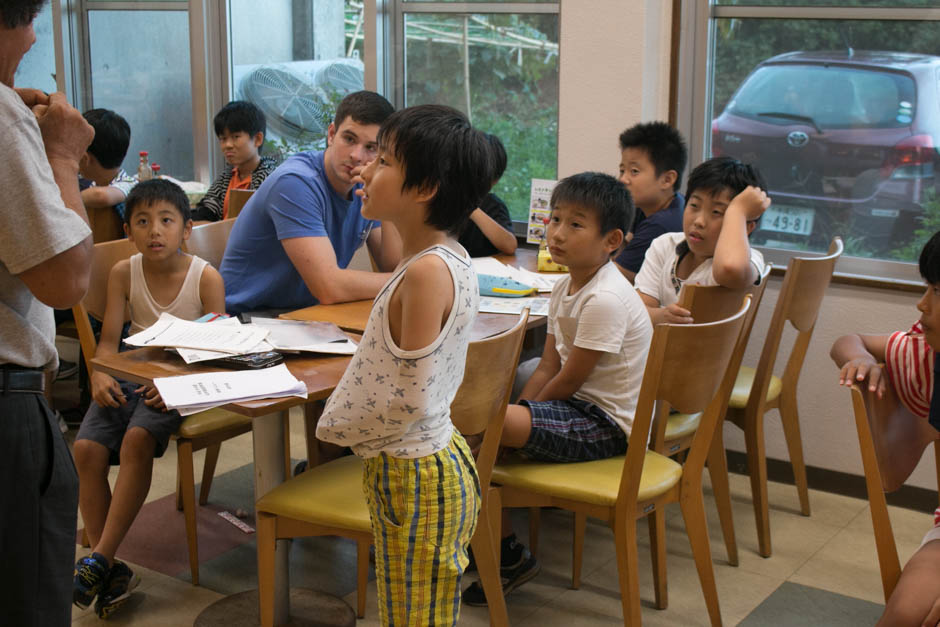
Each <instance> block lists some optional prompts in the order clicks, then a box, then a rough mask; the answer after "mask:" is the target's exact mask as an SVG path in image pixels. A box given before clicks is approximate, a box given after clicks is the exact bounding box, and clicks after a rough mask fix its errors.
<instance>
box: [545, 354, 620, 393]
mask: <svg viewBox="0 0 940 627" xmlns="http://www.w3.org/2000/svg"><path fill="white" fill-rule="evenodd" d="M603 354H604V351H596V350H591V349H588V348H581V347H579V346H572V347H571V352H570V353H568V359H567V361H565V365H564V366H562V368H561V370H559V371H558V373H557V374H556V375H555V376H554V377H552V378H551V380H549V381H548V383H546V384H545V386H544V387H543V388H542V390H541V391H540V392H539V393H538V394H536V395H535V398H534V399H533V400H536V401H554V400H564V399H566V398H571V396H572V395H573V394H574V393H575V392H577V391H578V390H579V389H581V386H582V385H584V382H585V381H586V380H587V378H588V376H589V375H590V374H591V371H592V370H594V366H596V365H597V362H598V360H599V359H600V358H601V356H602V355H603Z"/></svg>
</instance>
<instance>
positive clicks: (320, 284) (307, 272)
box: [281, 233, 397, 305]
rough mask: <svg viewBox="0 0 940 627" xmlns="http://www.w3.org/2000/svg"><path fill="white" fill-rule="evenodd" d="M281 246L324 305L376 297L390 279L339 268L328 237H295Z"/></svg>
mask: <svg viewBox="0 0 940 627" xmlns="http://www.w3.org/2000/svg"><path fill="white" fill-rule="evenodd" d="M396 236H397V233H396ZM370 237H371V234H370ZM281 245H282V246H284V251H285V252H286V253H287V256H288V257H289V258H290V260H291V263H293V264H294V267H295V268H297V271H298V272H299V273H300V276H301V277H302V278H303V280H304V283H305V284H306V285H307V289H308V290H310V293H311V294H313V296H314V297H315V298H316V299H317V300H318V301H320V303H322V304H324V305H330V304H333V303H346V302H349V301H354V300H364V299H367V298H375V295H376V294H378V293H379V290H380V289H382V286H383V285H385V282H386V281H388V279H389V275H388V274H387V273H381V272H363V271H361V270H349V269H344V268H340V267H339V266H338V265H337V263H336V253H335V252H334V251H333V245H332V244H331V243H330V240H329V238H327V237H293V238H290V239H284V240H281Z"/></svg>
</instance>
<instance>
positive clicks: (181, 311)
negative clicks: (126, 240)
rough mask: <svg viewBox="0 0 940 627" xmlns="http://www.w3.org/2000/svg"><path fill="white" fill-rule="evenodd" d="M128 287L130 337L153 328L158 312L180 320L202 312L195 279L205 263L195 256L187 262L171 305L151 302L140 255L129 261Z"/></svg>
mask: <svg viewBox="0 0 940 627" xmlns="http://www.w3.org/2000/svg"><path fill="white" fill-rule="evenodd" d="M130 262H131V285H130V294H129V295H128V298H127V302H128V307H129V309H130V312H131V334H134V333H140V332H141V331H143V330H144V329H146V328H147V327H150V326H153V324H154V323H156V321H157V319H158V318H159V317H160V314H162V313H168V314H172V315H174V316H176V317H177V318H181V319H183V320H195V319H196V318H198V317H200V316H201V315H203V314H204V313H208V312H205V311H203V310H202V298H200V297H199V280H200V279H201V278H202V271H203V270H205V268H206V266H207V265H209V262H208V261H206V260H205V259H201V258H199V257H197V256H196V255H193V256H192V259H190V261H189V271H187V273H186V278H185V279H183V285H182V287H180V291H179V293H178V294H177V295H176V298H174V299H173V302H172V303H170V304H169V305H167V306H166V307H164V306H163V305H161V304H160V303H158V302H157V301H155V300H154V299H153V295H152V294H151V293H150V288H149V287H147V279H146V278H144V269H143V255H141V254H140V253H137V254H136V255H134V256H132V257H131V259H130Z"/></svg>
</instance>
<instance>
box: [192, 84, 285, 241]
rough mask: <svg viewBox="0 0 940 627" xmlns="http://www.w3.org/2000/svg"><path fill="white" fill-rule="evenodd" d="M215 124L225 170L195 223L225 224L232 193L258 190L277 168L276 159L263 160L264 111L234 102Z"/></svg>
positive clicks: (217, 116)
mask: <svg viewBox="0 0 940 627" xmlns="http://www.w3.org/2000/svg"><path fill="white" fill-rule="evenodd" d="M212 122H213V125H214V126H215V135H216V137H218V138H219V147H220V148H221V149H222V154H223V155H225V169H224V170H223V171H222V174H220V175H219V176H218V178H216V179H215V181H213V182H212V185H211V186H210V187H209V191H207V192H206V195H205V196H203V197H202V200H200V201H199V202H198V203H197V204H196V208H195V209H193V220H195V221H210V222H215V221H218V220H225V219H226V218H228V201H229V192H230V191H231V190H233V189H258V188H259V187H260V186H261V183H263V182H264V179H265V178H267V176H268V175H269V174H270V173H271V172H273V171H274V168H276V167H277V164H276V163H275V162H274V159H271V158H270V157H262V156H261V149H262V147H263V146H264V133H265V130H266V127H267V121H266V120H265V118H264V113H262V112H261V109H259V108H258V107H256V106H255V105H253V104H252V103H250V102H247V101H244V100H233V101H232V102H230V103H228V104H227V105H225V106H224V107H222V108H221V109H219V112H218V113H216V114H215V119H213V121H212Z"/></svg>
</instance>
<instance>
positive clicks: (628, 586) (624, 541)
mask: <svg viewBox="0 0 940 627" xmlns="http://www.w3.org/2000/svg"><path fill="white" fill-rule="evenodd" d="M614 547H615V548H616V550H617V574H618V575H619V580H620V602H621V604H622V605H623V624H624V625H627V626H630V627H639V626H640V624H641V620H642V619H641V616H640V581H639V570H638V566H637V547H636V522H635V521H634V520H633V519H632V517H631V518H629V519H627V520H624V519H622V518H620V517H618V518H617V519H616V520H615V521H614Z"/></svg>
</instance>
